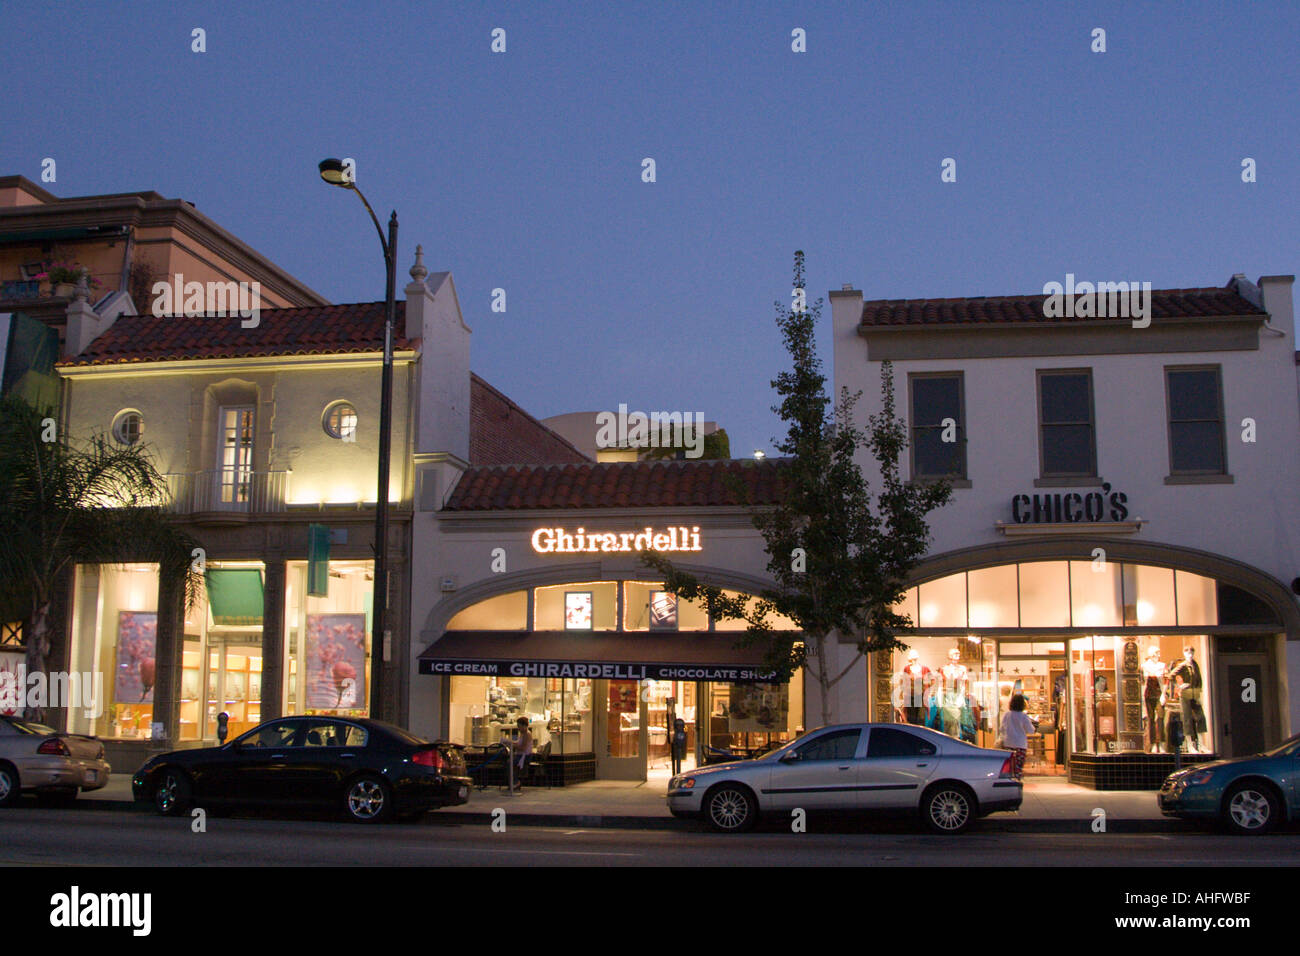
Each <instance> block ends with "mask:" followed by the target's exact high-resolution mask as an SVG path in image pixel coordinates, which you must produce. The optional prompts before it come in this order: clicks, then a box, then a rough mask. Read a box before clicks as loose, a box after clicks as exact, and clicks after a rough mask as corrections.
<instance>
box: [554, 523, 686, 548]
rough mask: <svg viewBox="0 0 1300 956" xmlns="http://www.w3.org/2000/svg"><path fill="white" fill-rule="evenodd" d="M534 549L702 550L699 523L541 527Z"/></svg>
mask: <svg viewBox="0 0 1300 956" xmlns="http://www.w3.org/2000/svg"><path fill="white" fill-rule="evenodd" d="M533 550H534V551H536V552H537V553H538V554H593V553H596V554H598V553H601V552H618V551H703V550H704V549H703V548H702V547H700V529H699V527H698V526H696V527H693V528H686V527H684V526H680V525H679V526H674V527H671V528H667V529H664V530H662V531H656V530H655V529H654V528H646V529H645V530H644V531H625V532H610V531H588V530H587V529H586V528H578V529H577V530H575V531H573V532H569V531H565V530H564V529H563V528H538V529H537V530H536V531H534V532H533Z"/></svg>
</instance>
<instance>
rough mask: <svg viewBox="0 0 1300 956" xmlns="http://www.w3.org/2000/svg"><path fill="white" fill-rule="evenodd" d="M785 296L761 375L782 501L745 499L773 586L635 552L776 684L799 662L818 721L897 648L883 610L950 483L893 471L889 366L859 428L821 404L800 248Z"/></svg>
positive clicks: (897, 440)
mask: <svg viewBox="0 0 1300 956" xmlns="http://www.w3.org/2000/svg"><path fill="white" fill-rule="evenodd" d="M792 298H793V302H792V305H791V306H790V307H789V308H786V307H785V306H783V305H782V304H781V303H779V302H778V303H777V320H776V321H777V326H778V328H779V329H780V330H781V335H782V339H783V340H784V343H785V347H786V350H787V351H788V352H789V353H790V358H791V360H792V365H791V368H790V369H789V370H787V371H783V372H781V373H780V374H779V375H777V377H776V378H775V379H774V380H773V381H772V387H773V388H774V389H776V393H777V395H778V396H779V397H780V399H781V402H780V404H779V405H776V406H774V407H773V409H772V410H773V411H774V412H776V413H777V414H778V415H779V416H780V417H781V419H782V420H783V421H784V422H786V423H787V426H788V428H787V432H786V436H785V438H784V439H783V440H781V441H779V442H776V443H775V446H776V448H777V449H778V450H779V451H780V452H781V453H782V455H784V456H787V457H786V458H785V459H784V460H782V461H781V462H779V467H780V468H781V489H782V493H781V500H780V501H779V502H778V503H777V504H776V505H767V506H757V505H755V504H754V503H753V502H750V512H751V517H752V520H753V522H754V527H755V528H757V529H758V531H759V532H760V533H761V534H762V536H763V540H764V542H765V545H766V550H767V554H768V563H767V570H768V572H769V574H771V576H772V579H773V580H774V581H775V582H776V587H774V588H770V589H766V590H764V591H763V592H762V593H761V594H760V595H759V596H757V598H756V599H746V598H743V597H735V596H730V595H728V594H726V593H724V592H723V590H722V589H721V588H718V587H715V586H712V585H709V584H706V583H704V582H702V581H700V580H699V579H698V578H696V577H695V576H694V575H692V574H689V573H687V572H683V571H680V570H678V569H677V568H675V567H674V566H673V564H672V562H671V561H669V560H667V559H666V558H664V557H663V556H662V555H659V554H655V553H652V552H646V553H645V554H644V556H643V560H644V562H645V563H646V564H647V565H649V566H650V567H653V568H656V569H657V570H658V571H660V572H661V573H662V574H663V576H664V587H665V589H666V590H668V591H671V592H672V593H674V594H677V595H679V596H680V597H683V598H686V599H688V600H696V601H700V602H702V603H703V604H704V605H705V606H706V607H707V608H708V610H709V612H710V613H711V614H713V615H714V616H715V617H719V618H723V619H731V620H744V621H745V622H746V623H747V628H746V630H745V631H744V632H743V634H744V637H743V638H742V643H743V644H746V645H749V646H759V647H762V648H763V649H764V659H765V662H766V665H767V666H768V667H770V668H772V670H773V671H774V672H775V673H776V675H777V678H778V679H779V680H783V681H784V680H788V679H789V678H790V677H791V676H792V675H793V674H794V673H795V672H796V671H798V669H799V668H800V667H803V666H807V668H808V671H809V673H810V674H811V676H812V677H813V679H815V680H816V681H817V684H818V687H819V688H820V690H821V712H822V713H821V716H822V722H823V723H829V722H830V695H831V691H832V689H833V688H834V687H835V685H836V684H837V683H839V681H840V680H841V679H843V677H844V676H845V675H846V674H847V673H849V671H850V670H851V669H852V668H853V666H854V665H855V664H856V663H857V662H858V660H859V659H860V658H861V657H862V656H863V655H866V654H870V653H872V652H874V651H878V650H887V649H893V648H898V647H903V646H905V645H903V644H902V643H901V642H900V641H899V640H898V639H897V637H896V634H897V633H898V631H899V630H900V629H901V628H905V627H909V626H910V625H911V621H910V619H909V618H907V617H906V616H904V615H900V614H898V613H896V612H895V611H894V609H893V607H894V605H896V604H897V603H898V602H899V601H901V600H902V598H903V593H904V590H905V583H906V580H907V575H908V573H909V572H910V571H911V570H912V569H913V568H914V567H915V566H916V564H917V562H918V561H920V559H921V558H922V557H923V556H924V555H925V552H926V550H927V548H928V546H929V541H930V530H929V524H928V522H927V520H926V517H927V515H928V514H929V513H930V512H931V511H933V510H934V509H935V508H938V507H941V506H943V505H944V504H946V503H947V501H948V499H949V497H950V496H951V494H952V488H951V484H950V483H949V482H947V481H939V482H933V483H913V482H907V481H904V480H903V478H902V477H901V475H900V472H899V460H900V458H901V457H902V454H903V452H904V450H905V449H906V448H907V446H908V437H907V426H906V424H905V423H904V422H903V421H901V420H900V419H899V418H898V416H897V415H896V414H895V404H894V378H893V368H892V366H891V364H890V363H889V362H884V363H882V367H881V400H882V404H881V409H880V411H879V413H877V414H875V415H872V416H870V417H869V418H868V428H867V429H866V430H865V431H864V430H863V429H861V428H860V427H859V426H858V425H857V424H855V421H854V416H853V412H854V407H855V405H856V404H857V402H858V400H859V399H860V398H861V393H855V394H850V393H849V391H848V390H847V389H841V392H840V397H839V400H838V402H836V403H835V405H834V407H833V408H832V405H831V401H830V399H829V398H828V397H827V394H826V376H825V375H824V374H822V363H821V359H820V358H819V357H818V355H817V349H816V344H815V335H816V329H817V323H818V321H819V320H820V318H821V309H822V300H820V299H818V300H817V302H816V303H814V305H813V307H812V309H811V310H809V309H808V308H807V305H806V294H805V289H804V258H803V253H802V252H796V253H795V266H794V289H793V296H792ZM859 449H867V450H869V451H870V453H871V455H872V457H874V459H875V460H876V463H877V465H878V467H879V472H880V486H879V491H878V492H877V493H876V494H875V495H874V501H873V495H872V490H871V487H870V485H869V483H868V481H867V479H866V477H865V476H864V475H863V473H862V469H861V468H860V467H859V466H858V463H857V460H856V457H857V453H858V451H859ZM739 487H740V486H739V485H737V488H739ZM742 500H745V499H743V498H742ZM774 614H782V615H785V616H786V617H789V618H790V619H792V620H793V621H794V623H795V624H796V625H797V626H798V628H799V630H797V631H790V630H776V629H774V628H773V626H772V621H771V616H772V615H774ZM841 636H843V637H847V638H849V639H850V640H851V642H852V644H853V646H854V647H855V649H856V653H855V654H854V655H853V656H852V659H851V660H850V661H848V662H847V663H843V662H839V661H837V660H836V659H835V658H834V657H833V656H832V655H831V654H830V653H829V651H830V648H831V647H833V645H832V644H831V642H832V641H839V639H840V637H841Z"/></svg>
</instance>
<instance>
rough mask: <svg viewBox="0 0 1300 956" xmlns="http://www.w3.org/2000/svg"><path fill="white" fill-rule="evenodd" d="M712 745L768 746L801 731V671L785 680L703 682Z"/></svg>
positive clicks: (729, 747) (748, 748)
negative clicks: (744, 682) (736, 682)
mask: <svg viewBox="0 0 1300 956" xmlns="http://www.w3.org/2000/svg"><path fill="white" fill-rule="evenodd" d="M703 686H704V688H705V693H706V696H707V705H708V706H707V713H708V715H709V736H708V740H707V743H708V744H709V746H711V747H714V748H720V749H726V750H731V751H733V752H735V751H737V750H741V751H749V752H753V751H755V750H759V749H771V748H773V747H776V746H779V745H780V744H782V743H785V742H786V741H788V740H793V739H794V738H795V737H798V736H799V735H800V734H801V733H803V732H804V723H803V707H804V701H803V672H802V671H800V672H799V673H797V674H795V675H794V676H793V677H792V678H791V679H790V682H789V683H788V684H731V683H714V684H705V685H703Z"/></svg>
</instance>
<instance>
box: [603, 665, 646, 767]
mask: <svg viewBox="0 0 1300 956" xmlns="http://www.w3.org/2000/svg"><path fill="white" fill-rule="evenodd" d="M649 683H650V682H647V684H649ZM644 696H648V695H643V694H642V693H641V684H640V682H639V681H634V680H601V681H597V682H596V701H597V703H598V706H597V708H596V776H597V777H598V778H600V779H604V780H644V779H646V753H647V749H648V747H647V740H648V736H649V735H648V732H647V729H646V723H647V717H648V710H647V707H646V701H644V700H643V699H642V698H643V697H644Z"/></svg>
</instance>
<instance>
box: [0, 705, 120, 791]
mask: <svg viewBox="0 0 1300 956" xmlns="http://www.w3.org/2000/svg"><path fill="white" fill-rule="evenodd" d="M111 772H112V768H111V767H109V765H108V761H107V760H105V759H104V745H103V744H102V743H100V742H99V738H97V737H86V736H83V735H82V734H66V733H63V732H62V731H58V730H55V729H54V728H53V727H46V726H45V725H44V724H36V723H32V722H31V721H30V720H23V719H21V718H19V717H4V716H0V807H8V806H13V805H14V804H15V803H17V802H18V798H19V797H20V796H21V795H22V794H23V793H24V792H34V793H35V794H36V795H37V797H39V798H43V799H44V800H46V801H49V802H56V801H57V802H63V801H70V800H73V799H74V798H75V797H76V796H77V794H78V793H79V792H81V791H82V790H98V789H99V788H100V787H103V786H105V785H107V783H108V775H109V774H110V773H111Z"/></svg>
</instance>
